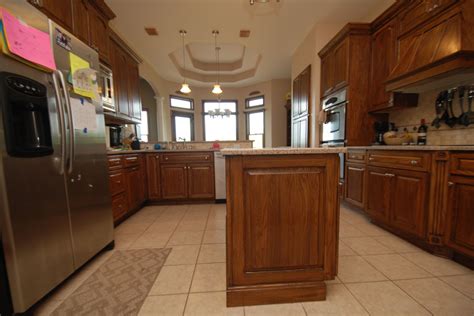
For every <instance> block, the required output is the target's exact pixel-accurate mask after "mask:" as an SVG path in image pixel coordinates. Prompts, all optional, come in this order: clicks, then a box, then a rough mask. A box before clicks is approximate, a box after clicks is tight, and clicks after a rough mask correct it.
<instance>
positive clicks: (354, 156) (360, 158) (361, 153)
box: [346, 150, 367, 163]
mask: <svg viewBox="0 0 474 316" xmlns="http://www.w3.org/2000/svg"><path fill="white" fill-rule="evenodd" d="M366 155H367V151H365V150H348V151H347V156H346V160H347V161H354V162H359V163H362V162H365V157H366Z"/></svg>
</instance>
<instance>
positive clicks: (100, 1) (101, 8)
mask: <svg viewBox="0 0 474 316" xmlns="http://www.w3.org/2000/svg"><path fill="white" fill-rule="evenodd" d="M89 3H90V4H91V5H92V6H94V7H95V8H96V9H97V11H98V12H99V13H100V14H102V15H103V16H104V17H105V18H107V20H112V19H115V18H116V17H117V16H116V15H115V13H114V11H112V9H110V7H109V6H108V5H107V4H106V3H105V1H104V0H89Z"/></svg>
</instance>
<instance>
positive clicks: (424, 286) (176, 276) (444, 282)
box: [36, 205, 474, 316]
mask: <svg viewBox="0 0 474 316" xmlns="http://www.w3.org/2000/svg"><path fill="white" fill-rule="evenodd" d="M147 247H154V248H161V247H169V248H172V251H171V254H170V255H169V257H168V259H167V260H166V263H165V266H164V267H163V269H162V270H161V272H160V274H159V275H158V277H157V279H156V281H155V284H154V285H153V287H152V289H151V290H150V292H149V295H148V297H147V298H146V300H145V303H144V304H143V306H142V308H141V311H140V315H141V316H143V315H197V316H201V315H202V316H212V315H247V316H249V315H271V316H278V315H291V316H297V315H456V316H457V315H471V316H472V315H474V273H473V271H472V270H469V269H467V268H465V267H463V266H461V265H459V264H457V263H455V262H453V261H450V260H446V259H442V258H438V257H435V256H432V255H430V254H428V253H426V252H424V251H422V250H421V249H419V248H417V247H415V246H413V245H411V244H409V243H407V242H405V241H403V240H402V239H400V238H398V237H396V236H394V235H392V234H390V233H388V232H386V231H384V230H383V229H380V228H379V227H376V226H374V225H372V224H371V223H370V222H369V221H368V220H367V218H366V217H364V216H363V215H362V214H360V213H358V212H357V211H355V210H351V209H348V208H347V207H344V206H343V207H342V208H341V229H340V247H339V256H340V257H339V275H338V277H337V278H336V280H334V281H331V282H328V294H327V300H326V301H323V302H305V303H297V304H280V305H267V306H252V307H245V308H243V307H238V308H226V306H225V286H226V285H225V260H226V258H225V205H180V206H149V207H145V208H144V209H142V210H141V211H140V212H138V213H137V214H135V215H134V216H133V217H131V218H130V219H128V220H127V221H126V222H124V223H123V224H122V225H120V226H119V227H118V228H117V229H116V248H115V249H116V250H117V249H136V248H147ZM114 251H115V250H114ZM111 254H112V252H106V253H104V254H102V255H100V256H99V257H98V258H96V259H94V260H93V261H92V262H91V263H89V264H88V265H86V266H85V267H84V268H83V269H82V270H81V271H79V273H77V274H76V275H74V277H73V278H71V279H70V280H69V281H67V282H66V283H65V284H64V285H63V286H61V287H60V288H59V289H58V290H56V291H55V292H53V293H52V295H50V296H49V297H48V298H47V299H46V300H45V301H44V303H42V304H41V305H40V306H39V307H38V309H37V310H36V314H37V315H48V314H49V313H50V312H51V311H52V310H54V309H55V308H56V307H57V306H58V305H59V304H60V303H61V301H62V300H64V299H66V298H67V297H68V296H69V295H70V294H71V293H73V292H74V290H76V289H77V288H78V287H79V286H80V285H81V283H82V282H84V281H85V280H86V279H87V278H88V277H89V276H90V275H91V274H92V273H93V272H94V271H95V269H97V268H98V267H99V266H100V264H101V263H102V262H103V261H104V260H106V259H107V258H108V257H109V256H110V255H111Z"/></svg>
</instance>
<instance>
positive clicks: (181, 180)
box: [161, 164, 188, 200]
mask: <svg viewBox="0 0 474 316" xmlns="http://www.w3.org/2000/svg"><path fill="white" fill-rule="evenodd" d="M161 186H162V198H163V199H165V200H183V199H186V198H187V197H188V175H187V165H186V164H164V165H162V166H161Z"/></svg>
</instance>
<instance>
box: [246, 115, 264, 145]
mask: <svg viewBox="0 0 474 316" xmlns="http://www.w3.org/2000/svg"><path fill="white" fill-rule="evenodd" d="M247 139H248V140H253V141H254V142H253V148H263V146H264V145H265V111H264V110H260V111H252V112H248V113H247Z"/></svg>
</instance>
